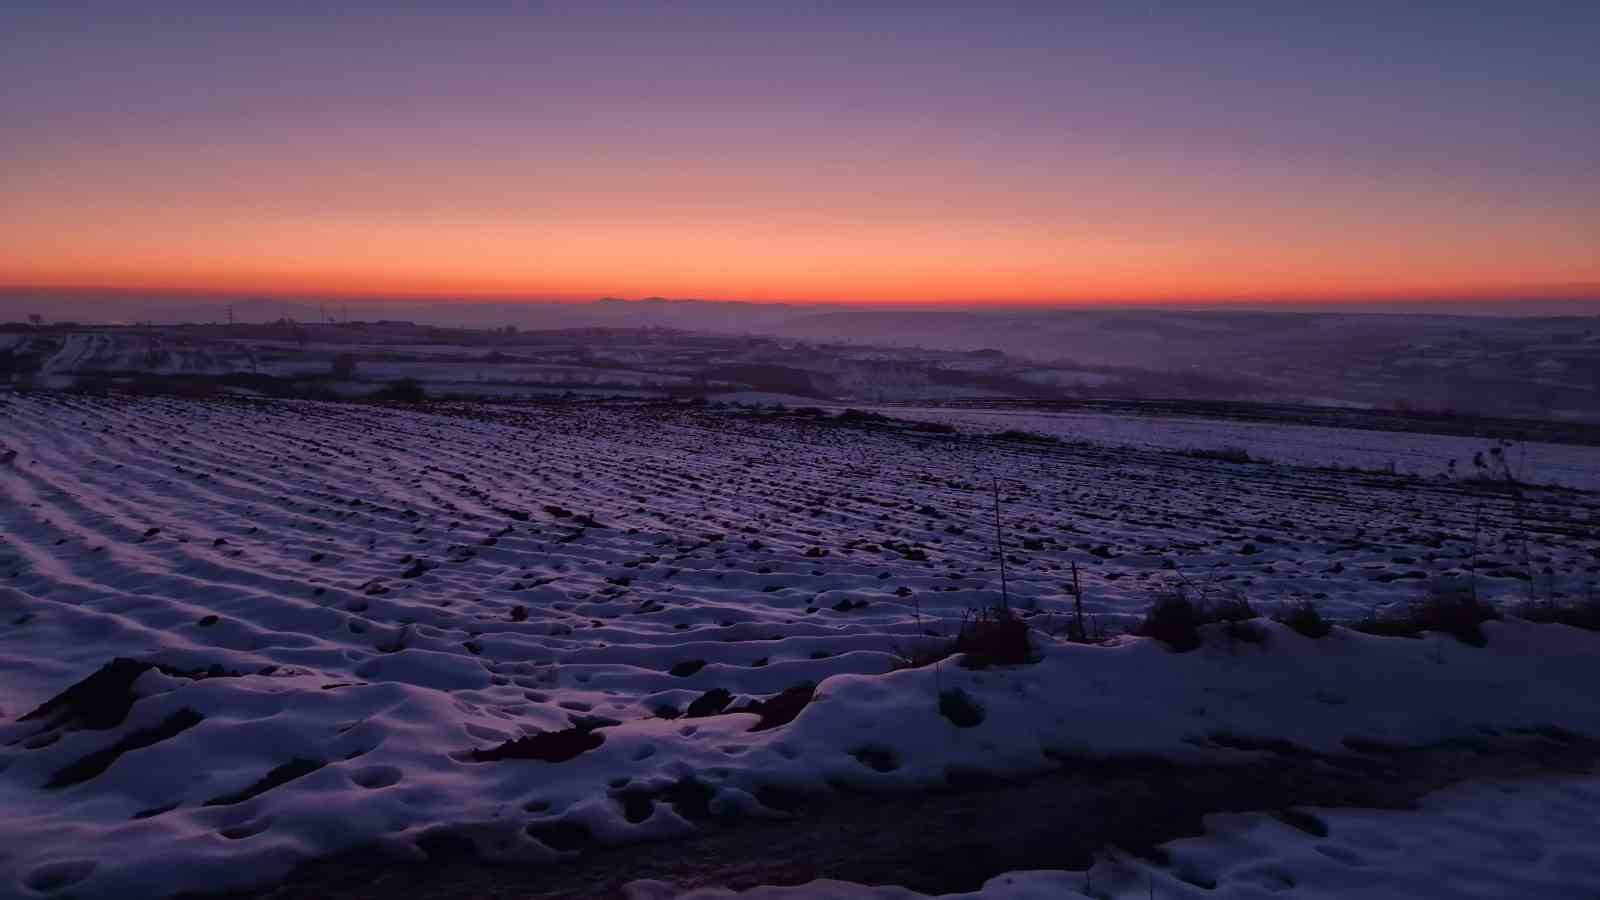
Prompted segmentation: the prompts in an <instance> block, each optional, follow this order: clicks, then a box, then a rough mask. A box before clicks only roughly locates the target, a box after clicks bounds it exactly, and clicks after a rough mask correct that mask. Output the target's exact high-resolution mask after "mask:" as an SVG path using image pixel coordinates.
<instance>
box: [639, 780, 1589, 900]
mask: <svg viewBox="0 0 1600 900" xmlns="http://www.w3.org/2000/svg"><path fill="white" fill-rule="evenodd" d="M1298 812H1300V813H1301V814H1302V815H1303V816H1309V817H1311V818H1312V819H1313V820H1315V821H1317V822H1319V823H1320V824H1321V825H1322V826H1325V828H1326V832H1327V833H1326V834H1325V835H1313V834H1309V833H1307V832H1306V831H1303V830H1300V829H1299V828H1296V827H1294V826H1292V825H1290V824H1287V823H1286V822H1285V821H1284V820H1283V819H1280V818H1278V817H1276V816H1273V815H1269V814H1266V813H1226V814H1218V815H1213V816H1208V817H1207V819H1206V834H1205V835H1203V836H1200V837H1194V838H1184V839H1181V840H1176V841H1171V842H1168V843H1166V844H1164V845H1162V847H1161V849H1162V850H1163V851H1165V853H1164V855H1165V856H1166V861H1165V862H1164V863H1155V862H1152V861H1150V860H1148V859H1142V858H1139V857H1134V856H1130V855H1128V854H1125V853H1119V852H1114V851H1113V852H1109V853H1105V854H1102V856H1101V858H1100V859H1099V860H1098V861H1097V862H1096V864H1095V865H1094V866H1093V867H1092V868H1091V869H1090V870H1089V871H1087V872H1066V871H1034V872H1011V873H1007V874H1005V875H1000V876H997V877H995V878H993V879H990V880H989V881H988V882H987V883H985V884H984V886H983V887H982V888H981V889H979V890H976V891H972V892H969V893H962V894H945V895H942V897H943V900H1035V898H1037V900H1044V898H1057V897H1098V898H1107V900H1147V898H1149V897H1162V898H1168V900H1183V898H1201V897H1205V898H1213V900H1235V898H1237V900H1247V898H1248V900H1256V898H1267V897H1273V898H1281V900H1340V898H1350V897H1362V898H1373V900H1379V898H1395V900H1402V898H1403V900H1428V898H1458V897H1578V896H1593V895H1594V894H1595V893H1596V892H1600V843H1597V842H1596V841H1595V840H1594V832H1595V828H1596V826H1597V825H1600V778H1595V777H1557V778H1539V779H1523V780H1518V781H1513V782H1492V783H1487V784H1474V785H1462V786H1457V787H1454V788H1450V789H1448V790H1444V791H1440V792H1438V793H1436V794H1433V795H1430V796H1428V797H1426V798H1424V799H1423V801H1422V803H1421V804H1420V806H1419V808H1418V809H1416V810H1362V809H1315V808H1313V809H1303V810H1298ZM627 896H628V898H629V900H927V895H925V894H921V893H917V892H915V891H910V890H906V889H905V888H898V887H880V886H869V885H860V884H851V883H848V882H841V881H814V882H811V883H809V884H804V885H796V886H793V887H774V886H764V887H759V888H752V889H750V890H747V891H741V892H735V891H730V890H725V889H718V888H706V889H701V890H696V891H690V892H679V891H676V890H674V889H673V887H672V886H671V885H669V884H665V883H662V882H650V881H638V882H634V883H632V884H630V885H629V886H628V889H627Z"/></svg>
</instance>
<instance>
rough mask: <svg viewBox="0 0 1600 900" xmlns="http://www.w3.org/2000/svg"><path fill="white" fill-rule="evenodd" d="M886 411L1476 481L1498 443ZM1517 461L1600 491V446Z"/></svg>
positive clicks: (1533, 452) (1077, 437)
mask: <svg viewBox="0 0 1600 900" xmlns="http://www.w3.org/2000/svg"><path fill="white" fill-rule="evenodd" d="M881 411H882V412H884V413H886V414H888V415H893V416H898V417H900V418H906V419H915V420H918V421H926V422H940V423H944V424H948V425H954V426H957V427H959V428H963V429H969V430H972V431H1005V430H1008V429H1015V430H1019V431H1031V432H1035V433H1037V434H1046V435H1050V436H1052V437H1057V438H1061V439H1062V440H1068V441H1089V442H1092V443H1096V444H1100V445H1102V446H1108V447H1138V448H1141V449H1163V450H1219V449H1223V448H1229V447H1238V448H1242V449H1244V450H1246V451H1248V452H1249V453H1250V455H1251V457H1253V458H1255V459H1258V460H1268V461H1271V462H1279V463H1287V464H1289V465H1298V466H1333V467H1345V468H1356V469H1372V470H1390V469H1392V470H1393V471H1395V472H1399V473H1406V474H1415V475H1422V476H1427V477H1437V476H1444V475H1446V474H1447V473H1448V472H1449V463H1450V461H1451V460H1455V462H1456V466H1457V473H1458V474H1460V475H1465V476H1470V475H1472V474H1473V469H1472V455H1473V454H1474V453H1477V452H1481V451H1484V450H1487V449H1488V448H1489V447H1490V446H1492V445H1493V443H1494V442H1493V441H1491V440H1489V439H1486V438H1471V437H1456V436H1452V435H1439V434H1417V433H1412V432H1394V431H1384V432H1380V431H1365V430H1358V429H1352V428H1328V427H1322V426H1311V425H1292V424H1280V423H1267V422H1233V421H1218V420H1215V419H1199V418H1194V419H1190V418H1178V417H1171V416H1135V415H1122V414H1115V413H1083V412H1049V411H1044V410H1036V409H1026V410H1019V409H1007V408H998V407H997V408H994V409H984V408H976V409H974V408H961V409H944V408H940V407H936V406H929V407H917V406H894V407H883V408H882V409H881ZM1513 463H1514V466H1513V468H1515V469H1516V470H1517V472H1518V475H1519V477H1521V478H1522V479H1523V480H1525V481H1529V482H1534V483H1537V484H1556V485H1563V486H1566V487H1575V488H1582V489H1584V490H1591V491H1592V490H1600V448H1597V447H1589V446H1575V445H1568V444H1548V443H1541V442H1538V441H1523V442H1518V443H1517V444H1516V445H1515V447H1514V449H1513Z"/></svg>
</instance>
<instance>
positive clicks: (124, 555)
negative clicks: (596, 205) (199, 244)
mask: <svg viewBox="0 0 1600 900" xmlns="http://www.w3.org/2000/svg"><path fill="white" fill-rule="evenodd" d="M4 402H5V405H4V406H0V444H3V447H0V453H3V452H5V451H7V450H11V451H15V454H16V455H15V457H14V459H12V460H11V461H10V462H9V463H8V464H5V465H3V466H0V534H3V537H4V541H3V543H0V808H3V809H5V810H6V815H5V817H4V818H3V819H0V895H4V894H5V893H6V892H12V893H15V894H17V895H20V896H52V895H62V894H65V893H70V894H71V895H72V896H79V897H113V896H115V897H126V896H147V895H153V894H160V893H163V892H171V891H176V890H184V889H202V888H203V889H217V888H220V887H226V886H232V885H240V884H248V883H253V882H258V881H260V880H262V879H266V878H271V877H275V876H277V875H281V874H282V873H284V872H286V871H287V870H288V869H289V868H290V867H291V866H292V865H294V864H295V863H296V862H299V861H302V860H304V859H306V858H308V857H312V856H318V855H325V854H330V853H334V852H338V851H340V850H344V849H349V848H353V847H357V846H362V845H366V844H372V843H378V844H380V845H385V846H388V847H390V848H392V849H395V850H396V851H397V852H402V853H405V852H409V853H413V854H416V853H421V852H423V851H422V850H418V849H417V848H418V847H419V846H421V847H426V846H428V845H429V842H430V840H434V839H437V837H438V835H439V834H440V832H441V829H446V828H449V829H453V831H452V833H454V834H457V835H464V836H466V837H467V838H468V839H470V840H472V841H473V842H474V843H475V845H476V847H477V849H478V850H479V852H481V853H484V854H485V855H487V856H490V857H498V858H505V859H515V860H523V861H532V862H539V861H549V860H556V859H559V858H561V857H562V856H563V854H564V853H565V852H567V851H568V848H570V847H572V846H574V845H576V844H581V843H583V842H584V841H587V840H598V841H601V842H609V841H625V840H638V839H646V838H659V837H667V836H671V835H675V834H681V833H684V832H686V831H688V830H690V829H692V828H693V827H694V826H693V825H692V824H691V822H690V821H689V820H688V819H687V818H685V816H684V815H680V812H681V810H680V809H679V804H680V802H681V800H682V798H683V797H684V795H685V793H686V792H687V793H688V794H690V795H698V796H700V797H701V798H702V799H704V800H706V801H707V802H709V804H710V807H711V809H712V810H713V811H718V812H729V813H747V814H752V815H772V814H776V813H775V812H774V810H772V809H769V808H768V806H767V805H765V804H763V802H762V800H761V798H762V797H763V796H764V795H766V793H767V792H769V791H771V790H773V789H782V790H786V791H825V790H828V789H829V788H830V786H832V785H840V784H844V785H857V786H861V787H865V788H869V789H876V790H912V789H923V788H928V787H935V786H938V785H941V784H944V783H945V782H946V780H947V779H949V778H952V777H956V776H958V775H959V774H960V773H963V772H967V773H970V772H974V771H981V772H988V773H995V774H1003V775H1015V774H1024V773H1030V772H1037V771H1041V770H1043V769H1046V768H1049V767H1050V766H1052V765H1055V764H1056V763H1055V762H1054V760H1059V759H1060V758H1062V757H1064V756H1073V755H1087V756H1105V755H1116V754H1147V755H1159V756H1167V757H1174V758H1182V759H1189V760H1214V759H1223V758H1229V757H1230V756H1231V755H1235V754H1238V753H1240V752H1243V751H1240V750H1238V749H1230V747H1231V746H1236V745H1237V743H1238V742H1237V741H1234V740H1220V741H1219V740H1216V739H1215V738H1217V737H1218V736H1241V735H1242V736H1250V737H1263V738H1265V737H1270V738H1276V739H1282V740H1288V741H1292V742H1293V743H1295V744H1297V745H1300V746H1303V747H1306V748H1310V749H1313V750H1318V751H1326V752H1345V751H1347V750H1348V747H1349V746H1350V745H1349V744H1348V743H1347V742H1348V741H1350V740H1354V739H1362V740H1366V741H1368V742H1371V743H1382V744H1392V743H1400V744H1404V743H1413V742H1426V741H1433V740H1439V739H1442V738H1446V737H1450V736H1454V735H1458V734H1462V733H1470V732H1472V731H1473V730H1474V729H1480V728H1493V729H1518V728H1523V729H1539V728H1547V727H1551V726H1555V727H1560V728H1564V729H1570V730H1573V731H1579V732H1583V733H1600V679H1596V678H1595V677H1594V675H1595V674H1596V671H1595V670H1596V666H1597V664H1596V659H1597V656H1600V654H1597V653H1596V649H1597V644H1596V641H1595V637H1594V636H1593V635H1591V634H1589V633H1586V632H1580V631H1577V630H1574V629H1570V628H1567V627H1565V626H1558V625H1533V624H1529V623H1525V622H1521V621H1516V620H1508V621H1505V622H1493V623H1489V624H1488V625H1487V626H1486V628H1487V631H1488V633H1489V642H1488V646H1487V647H1486V648H1481V649H1480V648H1473V647H1468V646H1465V645H1462V644H1459V643H1457V642H1455V641H1454V640H1453V639H1452V638H1449V637H1445V636H1441V635H1429V636H1427V637H1424V638H1422V639H1418V640H1408V639H1402V638H1382V637H1374V636H1369V635H1363V634H1357V633H1355V632H1351V631H1346V630H1342V629H1341V630H1336V631H1335V632H1334V633H1333V634H1332V635H1329V636H1328V637H1325V638H1323V639H1320V640H1311V639H1309V638H1304V637H1301V636H1299V635H1297V634H1295V633H1293V632H1291V631H1289V630H1288V629H1287V628H1285V627H1282V626H1279V625H1276V624H1273V623H1264V624H1263V625H1262V626H1261V627H1262V629H1263V632H1264V634H1265V637H1266V639H1265V641H1264V642H1262V643H1259V644H1255V643H1243V642H1238V641H1233V640H1229V639H1227V638H1225V637H1224V636H1223V634H1222V633H1221V632H1220V631H1218V630H1216V629H1217V628H1220V626H1216V627H1214V628H1213V633H1211V634H1210V635H1209V640H1208V643H1207V645H1206V647H1204V648H1203V649H1201V650H1198V651H1195V652H1192V653H1186V654H1176V653H1173V652H1171V651H1169V650H1168V649H1167V648H1165V647H1164V646H1163V645H1161V644H1158V643H1155V642H1152V641H1150V640H1147V639H1142V638H1122V639H1118V640H1115V641H1112V642H1111V643H1109V644H1107V645H1105V646H1085V645H1073V644H1068V643H1065V642H1063V641H1059V640H1057V639H1056V638H1055V637H1053V636H1052V635H1053V634H1055V633H1057V632H1059V631H1060V630H1061V628H1062V627H1063V626H1064V625H1065V624H1066V622H1067V613H1068V611H1069V610H1070V609H1071V607H1072V595H1071V591H1070V582H1071V575H1070V566H1071V565H1072V564H1073V563H1076V564H1077V565H1078V566H1079V567H1080V568H1081V570H1082V571H1081V580H1082V584H1083V590H1084V597H1085V606H1086V608H1087V609H1088V611H1089V612H1090V614H1091V615H1092V616H1093V617H1094V618H1095V619H1096V621H1097V622H1098V623H1099V624H1100V625H1101V626H1102V627H1107V628H1109V627H1110V626H1113V625H1116V624H1126V623H1127V622H1129V621H1131V618H1132V616H1133V615H1134V614H1135V613H1137V611H1139V610H1141V609H1142V608H1143V607H1144V606H1146V605H1147V604H1148V603H1149V602H1150V600H1151V599H1152V598H1153V596H1154V595H1155V593H1156V592H1157V591H1158V590H1159V589H1161V586H1162V585H1163V584H1167V583H1169V582H1170V581H1171V580H1172V579H1175V578H1178V577H1182V578H1185V579H1188V580H1189V581H1191V583H1193V584H1196V585H1199V586H1201V587H1202V588H1203V589H1206V590H1213V591H1217V592H1219V593H1220V592H1223V591H1237V592H1238V593H1240V594H1241V595H1243V596H1246V597H1248V598H1249V599H1250V600H1252V601H1253V602H1255V603H1256V604H1258V605H1259V606H1261V607H1263V608H1271V607H1272V606H1273V605H1274V604H1277V603H1281V602H1287V601H1291V600H1297V599H1315V600H1316V601H1317V602H1318V603H1319V604H1320V605H1321V607H1322V609H1323V611H1324V612H1325V613H1327V614H1329V615H1332V616H1343V617H1350V618H1353V617H1356V616H1359V615H1361V614H1363V613H1365V612H1367V611H1369V610H1372V609H1375V608H1380V607H1384V606H1386V605H1392V604H1396V603H1404V602H1407V601H1410V600H1414V599H1417V598H1419V597H1421V596H1423V594H1424V593H1425V591H1426V590H1427V585H1428V583H1429V581H1430V579H1432V578H1434V577H1435V576H1444V575H1448V574H1451V573H1455V574H1457V575H1459V574H1460V573H1461V572H1462V567H1463V566H1464V565H1465V564H1466V563H1467V561H1468V560H1469V559H1470V558H1471V557H1472V555H1473V553H1474V551H1473V544H1472V539H1471V534H1472V532H1473V530H1474V522H1476V523H1477V524H1478V526H1479V527H1478V529H1477V530H1478V531H1479V539H1478V549H1477V551H1476V553H1477V559H1478V567H1477V572H1478V577H1477V580H1478V582H1479V590H1480V592H1481V593H1482V594H1484V595H1485V596H1489V597H1494V598H1498V599H1500V600H1503V601H1508V602H1509V601H1514V600H1516V599H1518V598H1521V597H1524V596H1526V595H1527V594H1528V592H1529V590H1530V585H1531V586H1532V587H1533V589H1535V590H1537V591H1538V592H1540V593H1541V594H1546V593H1553V594H1555V595H1557V596H1566V597H1574V596H1581V595H1582V594H1583V592H1584V591H1585V590H1588V589H1591V588H1590V586H1592V585H1595V584H1597V583H1600V497H1597V496H1596V495H1594V494H1590V493H1582V492H1555V491H1533V492H1531V493H1530V495H1529V496H1528V498H1527V500H1526V504H1525V506H1524V507H1523V508H1522V509H1521V510H1520V512H1518V511H1516V510H1513V508H1512V506H1511V504H1510V501H1509V500H1508V499H1506V498H1505V497H1503V496H1496V495H1489V496H1485V494H1484V492H1481V491H1477V490H1474V489H1471V488H1470V487H1469V486H1464V485H1460V484H1453V483H1443V482H1437V481H1425V480H1418V479H1408V478H1397V477H1373V476H1369V475H1359V474H1351V473H1339V472H1327V471H1314V470H1309V469H1300V468H1295V467H1291V466H1260V465H1250V464H1244V465H1241V464H1235V463H1229V462H1225V461H1219V460H1212V459H1196V458H1190V457H1185V456H1181V455H1176V454H1172V453H1166V452H1157V451H1152V450H1147V449H1137V448H1135V449H1107V448H1100V447H1094V446H1065V445H1049V444H1037V443H1030V442H1018V441H1006V440H997V439H992V438H977V437H959V436H956V437H953V436H946V435H930V434H919V433H916V432H913V431H909V430H904V429H898V428H893V427H882V426H869V427H851V426H846V425H844V424H840V423H837V422H819V421H816V420H813V419H806V418H795V417H777V416H773V415H756V414H750V413H744V412H735V411H726V410H722V411H719V410H707V409H697V408H692V407H683V406H677V407H673V406H665V405H636V406H631V405H610V406H603V405H590V406H576V405H573V406H562V405H552V406H548V407H489V406H475V405H470V404H459V405H452V406H438V407H434V408H431V409H428V410H417V409H400V408H385V407H378V406H370V405H341V404H331V403H326V404H325V403H312V402H291V401H252V400H241V399H227V400H211V401H185V400H177V399H155V398H150V399H127V398H88V397H73V396H65V395H41V394H31V395H27V396H17V397H12V398H10V399H9V400H8V401H4ZM1371 437H1372V438H1373V439H1375V440H1383V439H1387V438H1388V436H1387V435H1377V434H1375V435H1372V436H1371ZM991 476H993V477H994V478H996V479H997V480H998V484H999V486H1000V500H1001V507H1002V511H1001V515H1002V518H1003V520H1004V522H1005V527H1006V531H1007V542H1008V545H1007V551H1006V552H1007V576H1008V579H1009V589H1010V594H1011V598H1012V602H1013V603H1014V604H1015V605H1017V606H1018V607H1019V608H1021V609H1022V610H1023V611H1024V614H1025V615H1027V616H1029V619H1028V621H1029V622H1030V624H1031V625H1032V626H1033V627H1034V632H1033V640H1034V644H1035V649H1036V653H1037V657H1038V659H1037V661H1036V662H1034V663H1033V664H1031V665H1027V666H1021V667H1015V668H996V669H988V670H969V669H965V668H962V667H960V666H958V665H956V661H955V660H951V661H949V662H946V663H944V664H942V665H940V666H938V667H932V666H930V667H924V668H918V669H898V670H897V668H896V654H897V651H898V650H901V649H907V648H921V647H924V646H927V645H929V644H931V643H936V642H937V638H936V637H934V636H930V633H931V635H948V634H951V633H953V632H954V631H955V630H956V627H957V625H958V623H959V621H960V617H961V616H962V614H963V613H964V612H965V611H967V610H968V609H970V608H972V607H979V606H987V605H989V604H991V603H993V602H994V601H995V600H996V599H997V597H998V588H999V577H998V576H999V571H998V566H997V562H998V560H997V559H996V558H995V555H994V553H993V543H992V541H993V531H992V528H993V517H994V514H995V513H994V509H993V506H992V502H993V501H992V499H991V495H990V492H989V478H990V477H991ZM1529 523H1532V525H1533V527H1531V528H1525V526H1528V525H1529ZM1525 530H1526V531H1527V532H1528V533H1529V534H1530V538H1529V551H1530V552H1529V562H1528V563H1526V564H1525V563H1524V562H1523V561H1522V560H1521V559H1520V556H1519V554H1520V552H1521V546H1522V543H1521V540H1520V537H1518V536H1519V535H1520V534H1522V533H1523V532H1524V531H1525ZM1529 565H1531V566H1532V568H1533V569H1534V571H1533V573H1532V574H1533V577H1532V581H1531V582H1530V580H1529V579H1528V577H1527V574H1528V573H1527V568H1528V567H1529ZM116 657H125V658H129V659H132V660H138V661H140V662H139V663H123V664H119V665H117V666H113V667H111V668H108V669H105V670H103V671H101V674H100V675H99V676H97V679H98V680H93V681H91V682H89V683H88V684H87V686H85V687H81V688H79V689H78V690H77V691H76V692H68V693H66V694H63V692H64V691H67V689H68V688H69V687H71V686H72V685H74V684H79V683H82V682H83V680H84V679H86V678H88V677H89V676H91V674H92V673H95V672H97V670H101V667H102V666H104V665H106V664H107V663H109V662H110V661H111V660H112V659H113V658H116ZM144 663H152V664H156V665H157V667H155V668H149V667H145V666H143V665H142V664H144ZM955 690H959V691H960V692H963V693H964V694H965V695H966V696H965V699H964V701H963V705H964V706H965V707H966V708H967V712H968V713H969V714H970V712H971V709H974V708H975V709H977V710H978V712H977V714H976V717H977V719H978V721H976V722H973V721H971V718H970V715H968V716H956V717H951V716H950V715H948V713H947V712H946V713H942V712H941V707H942V706H944V705H945V704H943V703H942V698H943V697H944V695H946V694H948V693H949V692H951V691H955ZM51 698H57V699H56V701H55V702H54V703H53V704H51V705H48V706H46V707H45V708H43V709H38V708H39V707H40V706H41V704H46V703H47V701H51ZM36 710H37V714H34V715H30V713H31V712H34V711H36ZM957 718H964V719H965V721H963V722H961V723H960V724H958V723H957V721H956V719H957ZM1086 722H1087V723H1093V725H1092V727H1085V726H1084V724H1083V723H1086Z"/></svg>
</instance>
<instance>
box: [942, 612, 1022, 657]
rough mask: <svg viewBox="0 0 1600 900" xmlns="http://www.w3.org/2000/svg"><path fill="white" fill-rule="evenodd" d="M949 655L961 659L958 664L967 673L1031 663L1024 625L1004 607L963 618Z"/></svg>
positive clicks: (1019, 618)
mask: <svg viewBox="0 0 1600 900" xmlns="http://www.w3.org/2000/svg"><path fill="white" fill-rule="evenodd" d="M951 651H952V652H954V653H960V654H963V655H964V658H963V659H962V663H961V664H962V665H963V666H965V667H966V668H968V669H983V668H987V667H989V666H1020V665H1024V664H1026V663H1028V662H1031V661H1032V660H1033V646H1032V644H1030V643H1029V641H1028V623H1027V622H1024V621H1023V620H1022V619H1021V617H1019V616H1018V615H1017V614H1016V613H1014V612H1012V611H1011V609H1010V608H1009V607H1005V606H993V607H990V608H988V609H985V610H977V611H975V612H971V613H968V614H967V615H966V616H964V617H963V618H962V620H961V631H960V632H958V633H957V634H956V639H955V642H954V644H952V646H951Z"/></svg>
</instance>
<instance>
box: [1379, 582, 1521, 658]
mask: <svg viewBox="0 0 1600 900" xmlns="http://www.w3.org/2000/svg"><path fill="white" fill-rule="evenodd" d="M1499 618H1500V611H1499V610H1497V609H1495V608H1494V604H1492V603H1485V602H1483V601H1481V600H1479V599H1478V597H1477V595H1476V594H1475V593H1474V592H1473V591H1472V590H1470V589H1468V588H1464V587H1461V586H1458V585H1454V584H1436V585H1435V586H1434V589H1433V590H1432V591H1430V592H1429V594H1428V596H1427V598H1426V599H1424V600H1422V601H1421V602H1418V603H1413V604H1411V605H1410V606H1408V607H1406V609H1405V610H1404V611H1403V612H1402V613H1400V614H1399V615H1391V616H1378V615H1376V614H1374V615H1371V616H1369V617H1367V618H1366V619H1364V620H1362V621H1360V622H1357V623H1356V624H1355V626H1354V627H1355V630H1357V631H1360V632H1362V633H1364V634H1376V635H1382V636H1385V637H1419V636H1421V634H1422V633H1423V632H1425V631H1439V632H1443V633H1445V634H1448V635H1450V636H1452V637H1454V638H1455V639H1456V640H1458V641H1460V642H1461V643H1463V644H1467V645H1469V646H1472V647H1484V646H1487V645H1488V643H1489V638H1488V637H1487V636H1486V635H1485V634H1484V633H1483V623H1484V622H1488V621H1491V620H1495V619H1499Z"/></svg>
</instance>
